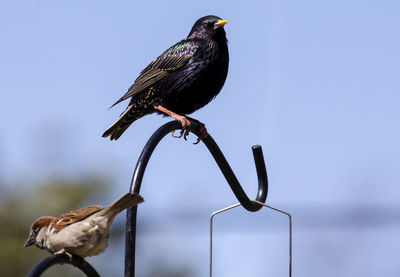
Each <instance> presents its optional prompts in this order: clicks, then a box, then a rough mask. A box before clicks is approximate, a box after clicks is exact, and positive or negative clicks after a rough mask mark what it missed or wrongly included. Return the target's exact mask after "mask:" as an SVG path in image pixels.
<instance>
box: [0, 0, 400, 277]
mask: <svg viewBox="0 0 400 277" xmlns="http://www.w3.org/2000/svg"><path fill="white" fill-rule="evenodd" d="M399 11H400V4H399V2H397V1H329V2H328V1H246V2H244V1H242V2H235V3H233V2H232V1H193V2H188V1H151V2H147V1H140V2H134V1H118V2H109V1H84V2H82V1H7V2H5V1H4V2H2V3H1V4H0V24H1V26H2V27H1V28H0V35H1V41H2V43H1V44H0V50H1V51H0V91H1V96H2V103H3V105H2V109H1V118H2V120H0V154H1V157H0V165H1V169H0V174H1V178H2V181H3V182H4V183H5V184H6V186H8V187H10V188H11V187H12V186H13V183H15V182H16V180H20V179H21V180H22V179H24V178H31V179H43V178H47V177H49V176H69V175H79V174H84V173H86V172H102V171H107V172H109V174H111V175H112V176H113V180H114V183H113V184H112V185H113V187H114V188H115V189H113V190H112V191H111V192H110V199H111V198H115V197H117V196H118V195H120V194H121V193H123V192H124V191H126V190H127V188H128V186H129V181H130V178H131V174H132V171H133V167H134V165H135V163H136V160H137V157H138V156H139V153H140V151H141V149H142V147H143V145H144V143H145V142H146V140H147V139H148V137H149V136H150V135H151V134H152V132H153V131H154V130H155V129H156V128H157V127H158V126H159V125H161V124H162V123H164V122H166V121H167V119H163V118H162V117H160V116H156V115H151V116H147V117H145V118H142V119H140V120H138V121H137V122H135V124H133V125H132V126H131V127H130V128H129V129H128V131H127V132H126V133H125V134H124V135H123V136H122V137H121V139H119V140H118V141H117V142H110V141H109V140H107V139H103V138H101V134H102V133H103V131H104V130H105V129H106V128H108V127H109V125H110V124H112V123H113V122H114V120H116V118H117V117H118V115H119V113H120V112H121V111H122V110H123V109H124V107H125V105H126V103H122V104H119V105H118V106H117V107H114V108H113V109H111V110H107V109H108V107H109V106H110V105H111V104H112V103H114V102H115V101H116V100H117V99H118V98H119V97H120V96H121V95H123V94H124V93H125V91H126V90H127V88H128V87H129V86H130V85H131V83H132V82H133V80H134V79H135V78H136V77H137V75H138V74H139V72H140V71H141V70H142V69H143V68H144V67H145V66H146V65H147V64H148V63H149V62H150V61H151V60H152V59H154V58H155V57H157V56H158V55H159V54H160V53H161V52H162V51H164V50H165V49H166V48H167V47H169V46H170V45H172V44H173V43H175V42H176V41H178V40H180V39H182V38H184V37H185V36H186V35H187V34H188V32H189V30H190V28H191V26H192V24H193V23H194V21H195V20H196V19H197V18H199V17H201V16H203V15H207V14H215V15H218V16H220V17H222V18H224V19H227V20H228V21H229V23H228V24H227V25H226V26H225V29H226V32H227V37H228V40H229V49H230V68H229V74H228V78H227V81H226V83H225V86H224V88H223V90H222V91H221V93H220V95H219V96H218V97H217V98H216V99H215V100H214V101H213V102H211V103H210V104H209V105H208V106H207V107H205V108H203V109H202V110H200V111H198V112H196V113H194V114H193V117H195V118H198V119H199V120H201V121H202V122H204V123H206V126H207V128H208V130H209V132H210V134H211V135H212V136H213V137H214V139H215V140H216V141H217V143H219V145H220V147H221V149H222V151H223V152H224V153H225V155H226V157H227V159H228V161H229V162H230V163H231V166H232V167H233V169H234V171H235V173H236V174H237V177H238V178H239V180H240V181H241V183H242V184H243V187H244V188H245V190H246V191H247V192H248V194H249V195H250V196H254V195H255V193H256V187H257V183H256V175H255V169H254V165H253V161H252V154H251V150H250V147H251V146H252V145H254V144H261V145H262V146H263V150H264V155H265V158H266V163H267V167H268V172H269V177H270V193H269V198H268V201H269V203H270V204H271V205H275V206H278V207H280V208H283V209H286V210H289V211H290V212H291V213H292V214H293V215H294V218H295V220H296V221H297V222H298V226H302V228H303V229H301V228H300V229H301V230H303V231H299V233H298V236H297V243H295V250H294V251H295V252H294V253H295V256H294V261H295V262H296V266H297V272H296V267H294V270H295V271H294V272H295V274H296V275H299V276H321V274H322V273H321V272H318V269H317V268H313V267H307V266H306V264H307V258H306V257H309V258H310V259H315V258H316V257H317V258H318V257H320V256H321V255H319V253H320V252H321V251H326V252H327V255H328V257H327V258H326V260H329V261H333V260H334V261H336V260H335V259H334V258H332V256H329V255H337V256H335V257H342V256H341V255H343V258H337V260H338V264H339V265H343V264H342V263H340V261H341V260H346V258H348V259H350V260H351V261H354V263H352V264H350V265H345V266H342V267H340V266H339V268H338V267H337V266H336V264H335V263H333V264H329V263H327V264H324V263H323V262H321V264H322V265H323V266H324V268H325V269H326V270H329V272H331V273H332V276H337V275H345V276H351V275H354V274H356V275H357V274H361V273H362V274H363V276H376V274H379V275H383V273H387V274H395V273H399V267H398V266H397V261H396V259H395V258H390V255H389V254H390V252H386V251H383V250H382V249H385V248H382V245H385V243H387V241H383V242H379V239H381V233H382V232H383V233H385V232H389V233H391V232H394V230H397V233H398V231H399V228H400V227H399V225H398V222H397V221H393V220H392V221H391V224H392V225H390V226H389V227H385V226H383V227H382V228H383V229H379V230H374V229H370V228H372V227H371V226H369V227H368V228H367V229H364V228H362V227H358V228H360V229H357V228H356V230H357V231H358V232H355V231H353V232H347V231H346V230H342V229H340V228H339V227H340V226H339V227H338V226H337V232H335V231H332V230H331V229H329V230H325V231H320V232H316V231H315V230H313V229H312V228H309V229H307V226H308V225H307V224H306V223H304V222H307V218H308V216H311V215H310V211H314V212H313V213H312V215H314V213H316V214H317V217H316V218H320V217H318V215H319V216H321V217H323V216H324V214H323V213H322V212H320V213H319V214H318V212H316V211H315V210H319V211H325V210H324V209H320V207H324V208H326V209H328V210H329V211H331V212H333V213H334V212H336V211H337V207H339V206H340V207H342V208H343V207H344V209H340V211H342V212H343V213H339V214H338V216H337V218H338V219H332V222H331V224H333V226H335V224H336V221H335V220H338V222H339V223H337V224H339V225H340V222H341V221H340V220H341V219H342V216H343V215H345V214H346V207H349V209H350V208H352V207H365V206H368V207H384V208H390V209H394V210H395V211H397V214H398V211H399V209H400V207H399V204H398V203H399V200H400V191H399V188H398V184H399V181H400V170H399V165H400V146H399V143H398V142H399V141H400V131H399V119H400V112H399V109H398V103H399V100H400V99H399V98H400V97H399V91H400V81H399V80H400V79H399V76H400V66H399V64H400V55H399V49H400V39H399V36H398V27H399V24H400V19H399V17H398V14H399ZM194 140H195V138H194V136H193V135H191V136H190V137H189V142H185V141H183V140H177V139H173V138H172V137H167V138H166V139H165V140H164V141H163V142H162V143H161V144H160V146H159V148H157V150H156V152H155V154H154V157H153V159H152V160H151V162H150V164H149V167H148V172H147V175H146V176H145V179H144V184H143V191H142V193H143V195H144V197H145V199H146V204H144V205H143V206H144V207H143V217H145V216H148V217H150V218H152V217H151V216H154V217H155V219H154V220H157V215H160V213H161V214H162V213H163V212H166V211H167V212H166V213H167V214H168V213H172V214H173V212H174V211H179V210H181V209H189V210H190V209H195V210H198V211H204V213H205V215H206V217H207V216H208V214H209V213H211V212H212V211H214V210H216V209H220V208H222V207H224V206H227V205H230V204H233V203H235V202H236V201H235V199H234V196H233V194H232V193H231V192H230V191H229V188H228V186H227V185H226V183H225V180H224V179H223V176H222V175H221V173H220V172H219V171H218V169H217V167H216V166H215V164H214V162H213V160H212V158H211V157H210V155H209V154H208V152H207V151H206V149H205V147H204V146H203V145H201V144H199V145H197V146H193V145H192V144H191V143H190V142H191V141H194ZM166 176H167V177H166ZM175 203H179V205H176V204H175ZM315 207H318V208H315ZM361 210H362V209H361ZM302 211H304V212H302ZM296 215H297V217H296ZM206 217H205V218H206ZM310 218H313V217H312V216H311V217H310ZM303 219H304V221H303ZM205 220H206V219H205ZM267 220H268V219H267ZM328 221H329V219H328ZM350 221H351V220H350ZM396 222H397V223H396ZM199 225H200V224H199ZM371 225H374V224H371ZM201 226H202V227H203V228H204V230H205V232H207V231H206V230H207V228H208V227H207V221H205V223H204V224H202V225H201ZM295 226H296V225H295ZM376 227H377V226H375V228H376ZM385 228H387V229H385ZM334 229H335V228H334ZM282 230H283V229H282ZM307 230H308V231H307ZM335 230H336V229H335ZM315 232H316V233H315ZM324 232H325V233H324ZM360 233H361V234H362V235H361V237H362V238H364V240H362V239H361V240H360V243H359V244H358V245H354V246H352V248H350V250H351V251H349V250H348V249H346V250H344V248H345V247H346V246H348V243H346V239H345V238H357V239H358V238H360V235H359V234H360ZM316 234H317V235H316ZM392 234H393V233H392ZM172 235H173V234H172ZM318 236H320V237H318ZM389 237H390V236H389ZM317 238H318V239H319V240H317ZM143 240H144V241H149V243H151V242H152V240H151V238H150V237H147V238H144V239H143ZM371 240H374V241H375V242H376V243H375V244H373V245H372V247H375V248H372V249H381V250H382V251H383V252H384V253H386V254H387V255H388V256H385V264H384V265H385V266H383V267H382V268H380V267H379V266H378V265H375V263H374V262H373V261H374V258H375V257H374V256H371V255H369V254H368V253H365V252H366V251H365V250H364V247H365V246H366V244H367V243H369V242H370V241H371ZM164 241H165V240H164ZM152 243H160V242H155V241H154V240H153V242H152ZM395 243H396V245H399V241H398V239H397V241H395ZM310 244H311V245H315V247H314V248H312V249H309V245H310ZM338 245H339V246H342V247H339V246H338ZM336 246H337V247H336ZM204 247H205V248H204V249H202V250H201V253H202V255H203V254H204V255H203V256H204V257H207V254H208V252H207V245H205V246H204ZM335 247H336V248H335ZM332 248H333V249H334V250H329V249H332ZM296 251H297V256H296ZM387 251H389V249H387ZM296 257H297V260H296ZM93 259H101V257H99V258H93ZM161 259H162V257H161ZM302 259H305V260H302ZM369 259H370V260H369ZM205 260H206V258H205ZM99 261H101V260H99ZM358 261H360V262H359V263H360V264H359V263H358ZM361 261H366V265H363V264H362V262H361ZM99 263H100V262H99ZM365 266H366V267H370V268H369V270H366V272H363V271H361V268H363V267H365ZM199 267H201V268H202V270H204V268H205V269H206V266H199ZM321 267H322V266H321ZM330 267H331V268H330ZM385 270H386V271H385ZM206 272H207V271H206ZM277 272H278V271H277ZM382 272H383V273H382ZM222 274H223V275H221V276H224V273H222ZM333 274H335V275H333ZM225 276H228V275H225ZM276 276H280V275H276ZM282 276H285V275H284V274H283V275H282ZM325 276H330V275H325Z"/></svg>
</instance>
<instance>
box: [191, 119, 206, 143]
mask: <svg viewBox="0 0 400 277" xmlns="http://www.w3.org/2000/svg"><path fill="white" fill-rule="evenodd" d="M187 118H188V119H190V120H191V121H194V122H196V123H197V124H198V125H199V131H200V134H199V136H198V137H197V141H196V142H194V143H193V144H198V143H199V142H200V141H201V140H202V139H203V138H205V137H206V136H207V135H208V132H207V129H206V125H204V123H203V122H200V121H198V120H197V119H194V118H192V117H188V116H187Z"/></svg>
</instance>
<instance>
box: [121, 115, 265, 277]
mask: <svg viewBox="0 0 400 277" xmlns="http://www.w3.org/2000/svg"><path fill="white" fill-rule="evenodd" d="M191 123H192V128H191V129H190V131H191V132H192V133H194V134H196V135H197V136H199V135H200V131H199V126H198V125H197V123H196V122H194V121H191ZM181 128H182V126H181V124H180V123H179V122H178V121H170V122H168V123H166V124H164V125H162V126H161V127H160V128H158V129H157V131H155V132H154V133H153V135H152V136H151V137H150V139H149V140H148V141H147V143H146V145H145V146H144V148H143V150H142V153H141V154H140V157H139V160H138V162H137V164H136V168H135V171H134V173H133V177H132V182H131V187H130V191H131V192H134V193H139V192H140V186H141V183H142V179H143V175H144V172H145V170H146V166H147V163H148V161H149V159H150V157H151V154H152V153H153V151H154V149H155V148H156V146H157V144H158V143H159V142H160V141H161V139H162V138H163V137H164V136H166V135H167V134H168V133H170V132H172V131H174V130H177V129H181ZM202 141H203V143H204V144H205V145H206V147H207V148H208V150H209V151H210V153H211V155H212V156H213V158H214V160H215V161H216V163H217V165H218V167H219V169H220V170H221V172H222V174H223V175H224V176H225V179H226V181H227V182H228V184H229V186H230V187H231V189H232V191H233V193H234V194H235V196H236V198H237V199H238V200H239V202H240V204H241V205H242V206H243V207H244V208H245V209H246V210H248V211H251V212H255V211H258V210H259V209H261V208H262V207H263V205H264V204H263V203H265V200H266V199H267V194H268V178H267V170H266V168H265V162H264V156H263V154H262V149H261V146H260V145H255V146H253V147H252V150H253V156H254V162H255V165H256V170H257V178H258V193H257V197H256V201H254V200H250V199H249V197H248V196H247V195H246V193H245V192H244V190H243V188H242V186H241V185H240V183H239V181H238V179H237V178H236V176H235V174H234V173H233V171H232V168H231V167H230V165H229V164H228V162H227V161H226V159H225V157H224V154H223V153H222V151H221V150H220V149H219V147H218V145H217V143H216V142H215V141H214V139H213V138H212V137H211V135H210V134H208V135H207V136H206V137H205V138H204V139H203V140H202ZM136 216H137V206H135V207H132V208H129V209H128V210H127V214H126V229H125V234H126V239H125V275H124V276H125V277H134V276H135V243H136Z"/></svg>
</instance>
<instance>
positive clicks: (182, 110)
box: [103, 16, 229, 140]
mask: <svg viewBox="0 0 400 277" xmlns="http://www.w3.org/2000/svg"><path fill="white" fill-rule="evenodd" d="M218 21H219V22H220V21H222V20H221V18H219V17H217V16H205V17H202V18H200V19H199V20H197V21H196V23H195V24H194V25H193V27H192V29H191V31H190V33H189V35H188V37H187V38H186V39H183V40H181V41H179V42H178V43H176V44H175V45H173V46H171V47H170V48H169V49H167V50H166V51H165V52H164V53H162V54H161V55H160V56H159V57H158V58H156V59H155V60H154V61H152V62H151V63H150V64H149V65H148V66H147V67H146V68H145V69H144V70H143V71H142V72H141V73H140V75H139V77H138V78H137V79H136V80H135V82H134V83H133V85H132V86H131V87H130V88H129V89H128V91H127V92H126V94H125V95H124V96H123V97H121V98H120V99H119V100H118V101H117V102H116V103H115V104H114V105H116V104H118V103H120V102H121V101H124V100H126V99H128V98H131V101H130V103H129V105H128V107H127V108H126V109H125V111H124V112H123V113H122V114H121V116H120V117H119V119H118V120H117V121H116V122H115V123H114V124H113V125H112V126H111V127H110V128H109V129H108V130H107V131H105V132H104V134H103V137H108V136H110V139H111V140H114V139H118V138H119V137H120V136H121V135H122V133H123V132H124V131H125V130H126V129H127V128H128V127H129V126H130V125H131V124H132V123H133V122H134V121H135V120H137V119H139V118H141V117H143V116H145V115H147V114H151V113H154V112H157V113H160V112H159V111H158V110H156V109H155V108H154V107H155V106H158V105H160V106H163V107H165V108H166V109H168V110H170V111H172V112H174V113H177V114H180V115H187V114H191V113H193V112H194V111H196V110H198V109H200V108H202V107H203V106H205V105H206V104H208V103H209V102H210V101H211V100H212V99H213V98H214V97H215V96H216V95H217V94H218V93H219V92H220V90H221V88H222V86H223V85H224V82H225V79H226V76H227V73H228V64H229V54H228V45H227V40H226V36H225V31H224V29H223V24H221V26H218V27H215V26H216V22H218ZM225 22H226V21H225ZM114 105H113V106H114Z"/></svg>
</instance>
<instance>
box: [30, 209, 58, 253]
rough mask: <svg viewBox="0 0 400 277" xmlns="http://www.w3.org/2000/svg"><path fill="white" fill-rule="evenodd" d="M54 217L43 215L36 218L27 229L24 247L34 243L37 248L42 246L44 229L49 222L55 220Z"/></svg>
mask: <svg viewBox="0 0 400 277" xmlns="http://www.w3.org/2000/svg"><path fill="white" fill-rule="evenodd" d="M55 219H56V218H55V217H52V216H43V217H39V218H38V219H36V220H35V221H34V222H33V223H32V225H31V230H30V231H29V237H28V239H27V240H26V242H25V244H24V247H28V246H31V245H36V246H37V247H39V248H41V249H42V248H44V241H45V239H46V231H47V229H48V227H49V226H50V224H51V223H52V222H54V221H55Z"/></svg>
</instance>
